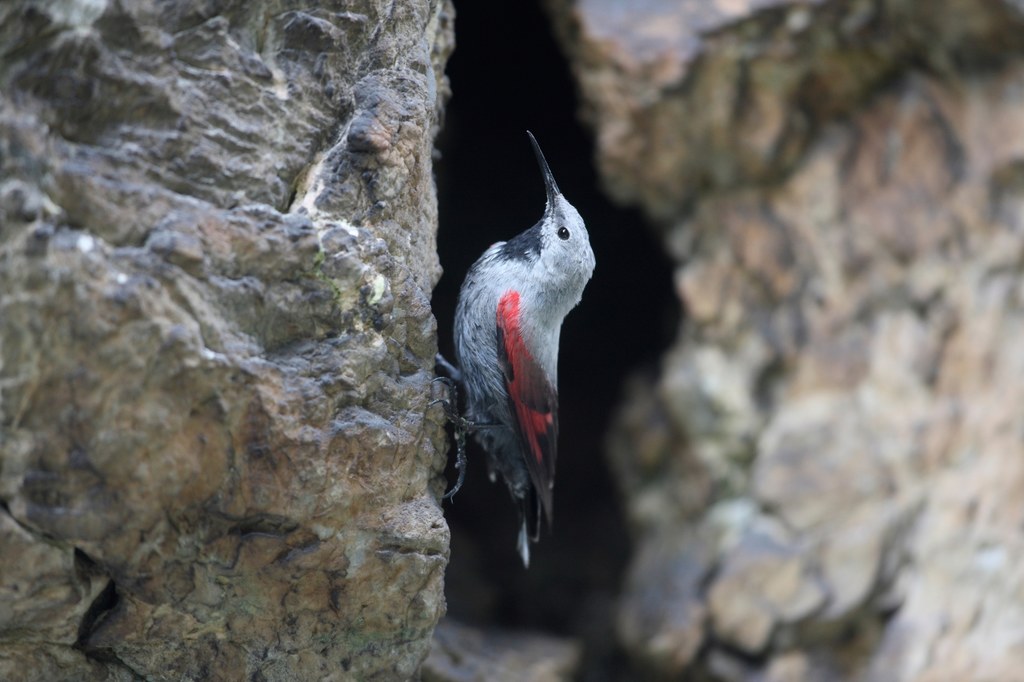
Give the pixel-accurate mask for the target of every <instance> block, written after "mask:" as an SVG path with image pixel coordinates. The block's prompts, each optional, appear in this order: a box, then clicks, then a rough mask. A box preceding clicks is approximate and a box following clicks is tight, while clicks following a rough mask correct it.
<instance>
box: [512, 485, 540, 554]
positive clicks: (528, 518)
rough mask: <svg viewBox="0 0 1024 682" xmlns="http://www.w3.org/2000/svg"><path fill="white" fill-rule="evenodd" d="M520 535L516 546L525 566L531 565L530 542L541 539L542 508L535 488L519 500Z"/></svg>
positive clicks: (530, 489)
mask: <svg viewBox="0 0 1024 682" xmlns="http://www.w3.org/2000/svg"><path fill="white" fill-rule="evenodd" d="M519 522H520V526H519V536H518V537H517V538H516V548H517V549H518V550H519V556H520V557H522V559H523V566H524V567H526V568H529V567H530V543H531V542H537V540H538V539H540V524H541V508H540V497H539V496H538V495H537V493H536V491H534V490H533V488H529V489H528V490H527V493H526V496H525V497H524V498H522V499H520V500H519Z"/></svg>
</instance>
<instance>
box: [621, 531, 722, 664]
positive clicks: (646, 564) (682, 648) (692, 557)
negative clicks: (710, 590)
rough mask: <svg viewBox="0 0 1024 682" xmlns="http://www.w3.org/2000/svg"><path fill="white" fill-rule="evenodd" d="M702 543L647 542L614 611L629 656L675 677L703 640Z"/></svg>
mask: <svg viewBox="0 0 1024 682" xmlns="http://www.w3.org/2000/svg"><path fill="white" fill-rule="evenodd" d="M711 557H712V554H711V548H710V546H709V541H708V539H707V538H698V537H694V536H686V535H669V534H668V533H665V534H661V535H656V536H652V537H650V538H648V539H647V541H646V543H645V544H644V546H643V547H642V548H641V550H640V552H639V553H638V555H637V557H636V558H635V559H634V561H633V564H632V566H631V568H630V574H629V576H628V578H627V584H626V590H625V596H624V597H623V601H622V605H621V607H620V609H619V619H618V632H619V639H620V640H621V641H622V643H623V645H624V646H625V647H626V649H627V650H628V651H630V652H631V653H632V654H633V655H634V656H635V657H637V658H639V659H642V660H644V661H645V662H646V663H647V665H649V666H652V667H653V668H655V669H656V670H658V671H660V672H661V673H663V674H666V675H678V674H680V673H681V672H682V671H684V670H685V669H686V668H687V666H689V665H690V664H691V663H692V662H693V660H694V658H695V657H696V656H697V654H698V652H699V650H700V647H701V646H702V645H703V643H704V639H705V620H706V616H707V608H706V606H705V605H704V604H703V603H702V601H701V598H700V597H701V589H702V585H703V583H704V581H705V580H706V578H707V575H708V574H709V573H710V571H711V565H710V563H709V561H710V559H711Z"/></svg>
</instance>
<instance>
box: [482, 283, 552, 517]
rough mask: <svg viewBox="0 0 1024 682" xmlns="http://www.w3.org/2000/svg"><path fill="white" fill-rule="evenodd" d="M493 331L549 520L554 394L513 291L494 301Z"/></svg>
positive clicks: (532, 473) (533, 478)
mask: <svg viewBox="0 0 1024 682" xmlns="http://www.w3.org/2000/svg"><path fill="white" fill-rule="evenodd" d="M497 334H498V363H499V365H500V366H501V371H502V373H503V374H504V377H505V388H506V390H507V391H508V396H509V401H510V402H511V407H512V414H513V415H514V416H515V420H516V425H517V426H518V430H519V437H520V440H521V441H522V443H523V446H524V447H523V458H524V459H525V460H526V467H527V469H528V470H529V472H530V480H531V481H532V482H533V487H534V490H535V491H536V493H537V496H538V498H539V499H540V502H541V506H542V507H543V508H544V515H545V516H546V517H547V519H548V523H549V524H550V523H551V520H552V487H553V485H554V480H555V457H556V454H557V447H556V446H557V441H558V394H557V392H556V391H555V387H554V385H552V383H551V381H549V380H548V377H547V376H546V375H545V374H544V370H543V369H541V366H540V365H539V364H538V363H537V361H536V360H534V358H533V356H532V355H531V354H530V352H529V350H528V349H527V348H526V342H525V341H524V339H523V335H522V331H521V327H520V320H519V293H518V292H516V291H508V292H506V293H505V294H504V295H503V296H502V297H501V300H500V301H499V302H498V312H497Z"/></svg>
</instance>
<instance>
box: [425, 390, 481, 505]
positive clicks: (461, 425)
mask: <svg viewBox="0 0 1024 682" xmlns="http://www.w3.org/2000/svg"><path fill="white" fill-rule="evenodd" d="M436 382H441V383H442V384H444V385H445V386H447V387H448V392H449V397H447V398H435V399H434V400H431V401H430V403H429V404H430V405H431V406H433V405H441V409H443V410H444V416H445V418H446V419H447V420H448V421H449V422H451V423H452V432H453V435H454V437H455V469H456V470H457V471H458V472H459V477H458V478H457V479H456V481H455V485H454V486H452V489H451V490H449V491H448V492H446V493H445V494H444V495H443V496H442V497H441V499H442V500H450V499H451V498H452V496H454V495H455V493H457V492H459V489H460V488H461V487H462V483H463V482H464V481H465V480H466V464H467V460H466V434H467V433H469V431H470V430H471V429H472V428H473V422H471V421H469V420H468V419H466V418H465V417H463V416H462V415H461V414H459V407H458V405H459V392H458V388H457V387H456V385H455V382H454V381H453V380H452V379H450V378H449V377H435V378H434V379H433V380H432V381H431V382H430V383H436Z"/></svg>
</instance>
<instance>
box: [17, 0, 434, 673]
mask: <svg viewBox="0 0 1024 682" xmlns="http://www.w3.org/2000/svg"><path fill="white" fill-rule="evenodd" d="M451 19H452V13H451V8H450V5H449V3H448V2H446V1H445V0H436V1H432V2H428V3H420V2H398V3H394V2H383V1H381V0H366V1H364V2H357V3H348V2H346V3H342V2H331V1H328V2H321V3H317V4H316V5H315V6H308V5H307V6H303V5H295V4H294V3H291V2H287V1H285V0H267V1H264V2H246V3H230V2H216V1H215V2H199V1H190V0H179V1H175V2H165V1H160V2H157V1H155V0H145V1H142V2H129V3H116V2H107V1H105V0H69V1H68V2H62V3H47V2H35V1H32V0H21V1H15V2H5V3H3V4H2V5H0V451H2V459H0V503H2V507H0V547H2V551H0V678H2V679H24V678H25V675H26V674H28V675H29V676H30V677H32V678H33V679H46V680H87V679H96V680H102V679H110V680H114V679H124V680H127V679H136V678H138V677H145V678H147V679H155V680H159V679H166V680H180V679H204V680H213V679H242V678H243V677H244V678H245V679H262V680H291V679H353V678H359V679H371V678H373V679H401V678H407V677H410V676H412V675H413V674H414V673H415V671H416V670H417V668H418V666H419V664H420V663H421V661H422V660H423V659H424V658H425V657H426V655H427V652H428V649H429V642H430V637H431V633H432V631H433V629H434V625H435V624H436V622H437V620H438V619H439V617H440V616H441V614H442V613H443V611H444V598H443V594H442V586H443V572H444V568H445V565H446V561H447V553H448V530H447V527H446V525H445V523H444V519H443V517H442V514H441V509H440V507H439V505H438V502H437V496H438V494H439V492H440V486H441V481H440V479H439V476H438V473H439V470H440V468H441V466H442V464H443V462H444V458H445V453H446V450H447V446H446V443H445V441H444V435H443V429H442V426H441V417H440V415H439V414H438V413H436V412H435V411H434V410H429V411H428V409H427V401H428V399H429V397H430V384H429V381H430V378H431V377H432V366H433V356H434V352H435V347H436V334H435V326H434V320H433V317H432V316H431V313H430V309H429V303H428V301H429V292H430V290H431V288H432V286H433V284H434V283H435V281H436V279H437V277H438V275H439V266H438V263H437V260H436V254H435V248H434V235H435V232H436V219H437V214H436V203H435V198H434V186H433V179H432V174H431V169H432V163H431V154H432V149H433V138H434V134H435V133H436V130H437V127H438V123H439V117H440V114H441V111H442V106H443V102H444V99H445V96H446V93H447V85H446V81H445V79H444V76H443V68H444V64H445V61H446V59H447V56H448V53H449V52H450V50H451V47H452V43H453V34H452V20H451ZM435 409H436V408H435Z"/></svg>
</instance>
